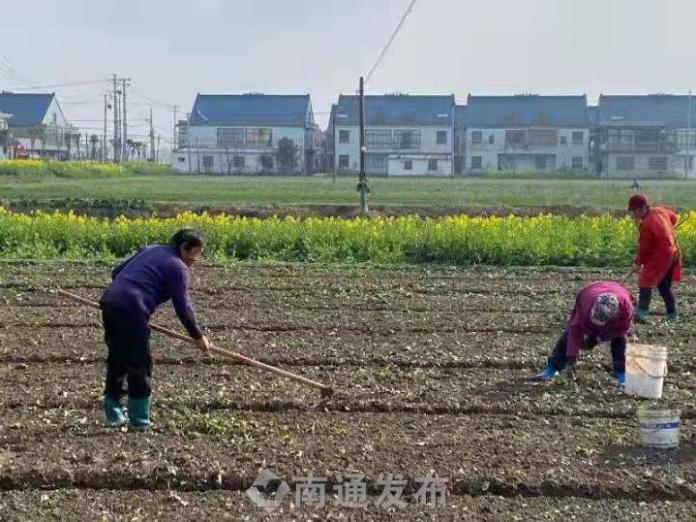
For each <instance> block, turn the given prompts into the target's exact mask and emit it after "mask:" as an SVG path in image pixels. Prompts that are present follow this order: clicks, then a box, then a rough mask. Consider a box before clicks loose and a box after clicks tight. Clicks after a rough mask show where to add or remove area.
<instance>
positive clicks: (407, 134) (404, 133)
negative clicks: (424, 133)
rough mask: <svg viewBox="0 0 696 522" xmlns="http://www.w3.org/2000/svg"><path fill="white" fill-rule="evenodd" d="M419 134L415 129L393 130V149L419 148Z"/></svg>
mask: <svg viewBox="0 0 696 522" xmlns="http://www.w3.org/2000/svg"><path fill="white" fill-rule="evenodd" d="M420 144H421V134H420V131H417V130H395V131H394V148H395V149H420Z"/></svg>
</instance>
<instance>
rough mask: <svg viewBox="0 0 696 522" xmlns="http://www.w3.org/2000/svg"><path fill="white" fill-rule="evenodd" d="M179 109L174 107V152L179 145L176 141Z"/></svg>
mask: <svg viewBox="0 0 696 522" xmlns="http://www.w3.org/2000/svg"><path fill="white" fill-rule="evenodd" d="M177 108H178V107H177V106H176V105H174V134H172V136H174V145H172V150H176V145H177V140H176V109H177Z"/></svg>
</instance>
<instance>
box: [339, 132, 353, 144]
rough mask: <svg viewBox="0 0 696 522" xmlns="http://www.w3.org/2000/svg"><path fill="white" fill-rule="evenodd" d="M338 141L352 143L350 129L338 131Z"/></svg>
mask: <svg viewBox="0 0 696 522" xmlns="http://www.w3.org/2000/svg"><path fill="white" fill-rule="evenodd" d="M338 142H339V143H350V131H347V130H340V131H338Z"/></svg>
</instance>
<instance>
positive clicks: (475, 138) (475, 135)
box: [471, 131, 483, 145]
mask: <svg viewBox="0 0 696 522" xmlns="http://www.w3.org/2000/svg"><path fill="white" fill-rule="evenodd" d="M481 143H483V132H482V131H471V144H472V145H481Z"/></svg>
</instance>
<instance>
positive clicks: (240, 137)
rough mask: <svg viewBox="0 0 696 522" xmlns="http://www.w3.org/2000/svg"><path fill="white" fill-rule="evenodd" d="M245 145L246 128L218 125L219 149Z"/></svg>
mask: <svg viewBox="0 0 696 522" xmlns="http://www.w3.org/2000/svg"><path fill="white" fill-rule="evenodd" d="M243 145H244V129H230V128H226V127H218V130H217V146H218V148H219V149H229V148H234V147H240V146H243Z"/></svg>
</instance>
